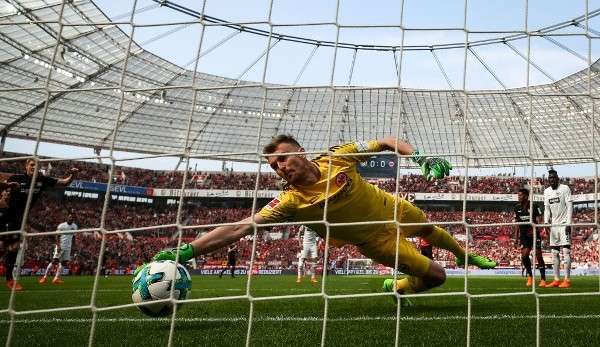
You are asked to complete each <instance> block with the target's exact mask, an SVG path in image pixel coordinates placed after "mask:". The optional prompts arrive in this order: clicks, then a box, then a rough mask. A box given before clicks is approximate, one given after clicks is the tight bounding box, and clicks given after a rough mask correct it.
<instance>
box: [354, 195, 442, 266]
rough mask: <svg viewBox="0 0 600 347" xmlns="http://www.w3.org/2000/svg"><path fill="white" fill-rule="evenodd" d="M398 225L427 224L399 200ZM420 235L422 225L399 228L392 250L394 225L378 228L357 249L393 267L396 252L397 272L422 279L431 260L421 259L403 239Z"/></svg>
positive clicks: (407, 204) (423, 216)
mask: <svg viewBox="0 0 600 347" xmlns="http://www.w3.org/2000/svg"><path fill="white" fill-rule="evenodd" d="M398 216H399V218H398V222H400V223H427V222H428V220H427V216H426V215H425V213H424V212H423V211H421V210H420V209H419V208H418V207H416V206H415V205H413V204H411V203H410V202H408V201H406V200H404V199H400V200H399V202H398ZM423 231H424V226H422V225H412V226H400V238H399V240H398V246H397V247H396V233H397V228H396V225H394V224H389V225H385V226H382V227H380V228H379V229H378V230H377V231H375V232H373V234H372V236H371V237H369V239H368V240H367V241H366V242H365V243H363V244H361V245H359V247H360V250H361V252H362V253H363V254H364V255H365V256H367V257H369V258H371V259H373V260H375V261H376V262H378V263H381V264H383V265H385V266H389V267H394V265H395V261H396V250H398V270H399V271H401V272H403V273H405V274H408V275H412V276H416V277H422V276H423V275H425V274H426V273H427V271H429V265H430V262H431V260H429V258H427V257H425V256H423V255H421V253H420V252H419V251H418V250H417V249H416V248H415V246H414V245H413V243H412V242H410V241H408V240H407V239H406V237H414V236H419V235H420V234H421V233H422V232H423Z"/></svg>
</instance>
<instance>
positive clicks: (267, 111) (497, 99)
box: [0, 0, 600, 167]
mask: <svg viewBox="0 0 600 347" xmlns="http://www.w3.org/2000/svg"><path fill="white" fill-rule="evenodd" d="M165 3H168V2H164V1H162V2H161V4H163V5H164V4H165ZM3 6H4V9H3V12H2V13H0V47H1V50H0V61H1V64H0V69H1V71H0V83H1V87H0V104H1V105H2V106H1V107H0V126H1V129H2V130H1V131H2V132H3V133H4V134H5V135H7V136H9V137H15V138H24V139H32V140H35V139H36V138H37V137H38V133H39V131H40V127H41V125H42V119H44V120H43V130H42V133H41V140H42V141H47V142H54V143H63V144H71V145H79V146H87V147H90V148H95V149H98V148H110V147H111V145H112V141H113V136H114V148H115V149H118V150H122V151H129V152H138V153H151V154H162V153H182V152H183V151H184V149H185V148H188V149H189V154H190V155H194V156H204V157H205V158H226V159H228V160H239V161H255V160H256V158H257V155H256V154H255V152H256V150H257V148H260V147H261V146H262V145H263V144H264V143H266V142H268V141H269V139H270V138H271V137H272V136H273V135H276V134H279V133H290V134H293V135H295V136H296V137H297V139H298V140H299V142H300V143H302V144H303V145H304V146H305V148H306V149H307V150H308V151H320V150H321V151H322V150H324V149H325V148H328V147H329V146H333V145H335V144H339V143H343V142H349V141H354V140H368V139H372V138H379V137H382V136H385V135H394V134H398V135H399V137H400V138H402V139H406V140H407V141H409V142H411V143H414V144H417V145H418V146H419V148H420V149H421V150H422V151H423V152H425V153H437V154H457V155H460V154H461V153H463V151H464V153H465V154H466V155H468V156H469V157H471V158H474V159H473V160H471V161H470V162H469V166H477V167H488V166H510V165H524V164H529V163H530V158H529V156H530V157H531V158H537V159H540V163H541V162H542V161H543V160H542V159H543V158H546V162H545V163H553V164H558V163H576V162H589V161H593V160H594V159H593V155H592V149H593V148H599V145H600V144H599V142H598V138H599V137H600V136H599V135H600V132H599V129H598V128H599V126H600V125H599V124H598V123H599V122H598V119H594V117H596V114H597V111H596V110H595V105H594V100H595V98H596V97H597V96H598V94H599V93H600V74H599V73H600V70H599V69H598V67H600V65H599V64H600V63H598V62H595V63H593V64H592V65H591V69H584V70H582V71H579V72H577V73H574V74H572V75H569V76H567V77H564V78H562V79H560V80H557V81H556V82H554V83H550V84H545V85H538V86H530V87H528V88H525V87H524V88H516V89H501V90H482V91H469V92H468V93H466V92H464V91H461V90H456V89H454V88H450V87H451V86H449V88H448V89H447V90H417V89H406V88H398V87H390V88H377V87H356V86H320V87H315V86H312V87H311V86H293V85H292V86H289V85H288V86H286V85H275V84H261V83H260V82H252V81H245V80H241V79H237V80H236V79H233V78H225V77H220V76H215V75H211V74H206V73H200V72H196V73H194V72H193V71H192V70H190V69H186V68H182V67H180V66H177V65H175V64H173V63H171V62H169V61H166V60H165V59H162V58H160V57H158V56H156V55H154V54H152V53H150V52H148V51H146V50H144V49H143V48H142V47H141V45H138V44H137V43H136V42H135V41H133V40H130V38H129V37H128V36H127V35H126V34H125V33H124V32H123V31H122V30H121V29H120V28H119V27H118V25H116V24H114V23H112V22H111V21H110V19H109V18H108V17H107V16H106V15H105V14H104V13H103V12H102V11H101V10H100V9H99V8H98V7H97V6H96V4H94V3H93V2H92V1H89V0H80V1H78V0H72V1H65V4H64V7H63V5H62V1H58V0H45V1H40V0H22V1H18V2H16V1H7V2H4V5H3ZM157 6H158V5H157ZM61 11H62V18H63V24H65V25H63V26H59V24H58V21H59V18H60V12H61ZM598 12H599V11H594V12H590V13H588V18H589V17H591V16H595V15H597V14H598ZM582 21H583V17H580V18H578V19H574V20H573V21H569V22H565V23H566V24H565V25H572V26H581V22H582ZM237 29H239V28H237ZM237 29H236V28H234V30H237ZM552 30H553V29H552V28H550V29H548V30H547V31H546V32H551V31H552ZM59 32H60V36H61V41H60V44H58V45H57V36H59ZM540 32H542V31H540ZM589 32H592V31H591V30H590V31H589ZM588 34H589V33H588ZM280 39H286V38H285V37H276V36H274V37H273V41H274V42H275V41H276V40H280ZM503 40H504V39H503ZM130 42H131V46H130V47H129V45H130ZM503 44H509V43H507V42H503ZM315 47H316V46H315ZM463 47H464V46H463ZM388 48H389V47H388ZM434 48H435V49H444V47H421V48H419V47H408V46H407V47H405V49H431V50H434ZM358 49H363V48H361V47H358ZM364 49H366V48H364ZM379 49H387V48H386V47H379ZM391 49H399V48H397V47H396V48H394V47H392V48H391ZM468 49H469V51H470V52H471V53H472V54H474V56H475V57H476V58H478V57H477V55H476V53H475V52H474V51H472V50H471V48H470V47H469V48H468ZM55 52H56V54H55ZM53 57H54V58H53ZM478 59H479V58H478ZM479 60H480V61H481V63H482V64H483V65H484V66H485V62H484V61H482V60H481V59H479ZM53 62H54V64H53ZM52 64H53V65H52ZM51 67H52V73H51V74H50V76H51V77H50V78H49V79H48V73H49V70H50V68H51ZM534 67H535V66H534ZM486 68H487V67H486ZM123 70H125V71H124V72H123ZM442 72H443V68H442ZM490 72H491V73H492V75H493V72H492V71H490ZM121 77H123V79H122V81H121ZM446 80H448V78H447V77H446ZM448 84H450V83H448ZM467 94H468V95H467ZM46 101H48V102H47V103H46ZM121 101H122V106H121ZM46 108H47V110H46ZM44 114H45V117H44ZM117 116H119V120H118V122H117V119H116V118H117ZM190 117H191V122H189V120H190ZM117 124H118V126H117ZM115 128H116V129H117V130H116V134H115ZM188 131H189V136H188ZM259 137H260V139H259ZM593 144H595V146H593ZM451 161H452V162H453V163H454V164H455V165H457V166H462V165H464V162H463V160H462V158H461V157H460V156H455V157H451Z"/></svg>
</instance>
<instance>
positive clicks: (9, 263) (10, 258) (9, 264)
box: [4, 250, 17, 281]
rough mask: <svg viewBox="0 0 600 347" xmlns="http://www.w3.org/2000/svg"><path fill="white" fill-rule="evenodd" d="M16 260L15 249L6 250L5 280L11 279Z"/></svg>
mask: <svg viewBox="0 0 600 347" xmlns="http://www.w3.org/2000/svg"><path fill="white" fill-rule="evenodd" d="M16 262H17V251H16V250H15V251H8V252H7V253H6V255H5V256H4V264H5V265H6V280H7V281H12V280H13V269H14V268H15V264H16Z"/></svg>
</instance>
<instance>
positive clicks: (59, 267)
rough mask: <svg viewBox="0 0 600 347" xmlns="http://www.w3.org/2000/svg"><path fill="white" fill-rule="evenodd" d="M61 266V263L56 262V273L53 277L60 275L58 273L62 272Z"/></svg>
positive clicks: (56, 277)
mask: <svg viewBox="0 0 600 347" xmlns="http://www.w3.org/2000/svg"><path fill="white" fill-rule="evenodd" d="M62 269H63V266H62V264H61V263H58V267H57V268H56V275H54V279H55V280H56V279H58V278H59V277H60V274H61V272H62Z"/></svg>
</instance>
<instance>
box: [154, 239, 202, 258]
mask: <svg viewBox="0 0 600 347" xmlns="http://www.w3.org/2000/svg"><path fill="white" fill-rule="evenodd" d="M193 257H194V248H193V247H192V245H190V244H189V243H186V244H184V245H183V246H181V247H179V262H180V263H185V262H187V261H188V260H190V259H192V258H193ZM176 258H177V248H172V249H165V250H162V251H160V252H158V253H156V255H154V257H152V260H154V261H161V260H172V261H175V259H176Z"/></svg>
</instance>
